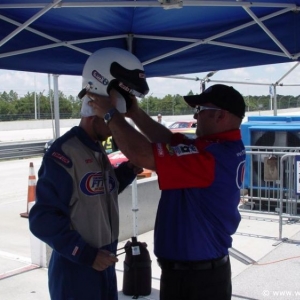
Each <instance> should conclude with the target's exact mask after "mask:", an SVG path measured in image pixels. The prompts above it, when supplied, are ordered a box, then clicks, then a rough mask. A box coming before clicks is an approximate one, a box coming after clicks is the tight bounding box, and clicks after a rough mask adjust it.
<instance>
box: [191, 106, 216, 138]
mask: <svg viewBox="0 0 300 300" xmlns="http://www.w3.org/2000/svg"><path fill="white" fill-rule="evenodd" d="M197 108H198V112H197ZM199 110H200V111H199ZM220 111H221V109H220V108H218V107H216V106H214V105H212V104H211V103H205V104H203V105H201V106H196V109H195V114H194V119H195V120H197V128H196V135H197V136H198V137H202V136H205V135H209V134H214V133H216V132H217V127H216V125H217V122H216V120H217V119H216V118H217V117H218V116H217V114H218V113H219V112H220Z"/></svg>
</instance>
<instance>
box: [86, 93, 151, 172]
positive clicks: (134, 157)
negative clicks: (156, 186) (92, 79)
mask: <svg viewBox="0 0 300 300" xmlns="http://www.w3.org/2000/svg"><path fill="white" fill-rule="evenodd" d="M88 96H89V97H90V98H91V100H92V101H90V102H89V105H90V106H92V107H93V109H94V111H95V113H96V114H97V116H98V117H100V118H103V117H104V115H105V114H106V113H107V112H108V111H109V110H110V109H112V108H114V106H113V104H112V102H111V100H110V98H108V97H105V96H99V95H96V94H90V93H88ZM108 126H109V128H110V130H111V133H112V136H113V138H114V139H115V141H116V143H117V145H118V146H119V148H120V150H121V151H122V152H123V154H124V155H125V156H126V157H127V158H128V159H129V160H130V161H131V162H132V163H133V164H134V165H136V166H140V167H143V168H147V169H149V170H154V171H155V170H156V168H155V162H154V155H153V151H152V144H151V142H150V141H149V140H148V139H147V138H146V137H145V136H144V135H143V134H142V133H140V132H138V131H137V130H136V129H135V128H133V127H132V126H131V125H130V124H129V123H128V122H127V121H126V120H125V118H124V116H123V115H121V114H120V113H119V112H118V111H116V112H115V113H114V115H113V117H112V119H111V120H110V121H109V123H108Z"/></svg>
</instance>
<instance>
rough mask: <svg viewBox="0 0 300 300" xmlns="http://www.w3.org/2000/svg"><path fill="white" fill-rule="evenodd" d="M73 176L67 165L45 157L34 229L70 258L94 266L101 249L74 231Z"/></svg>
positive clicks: (33, 211)
mask: <svg viewBox="0 0 300 300" xmlns="http://www.w3.org/2000/svg"><path fill="white" fill-rule="evenodd" d="M72 189H73V184H72V179H71V177H70V175H69V174H68V173H67V172H66V170H65V169H64V168H62V167H61V166H60V165H58V164H56V163H53V161H51V159H49V158H44V160H43V164H42V166H41V168H40V170H39V180H38V182H37V187H36V203H35V205H34V206H33V207H32V209H31V210H30V213H29V227H30V230H31V232H32V233H33V234H34V235H35V236H36V237H37V238H39V239H41V240H42V241H44V242H45V243H47V244H48V245H49V246H50V247H51V248H53V250H55V251H57V252H58V253H60V254H61V255H62V256H64V257H66V258H67V259H69V260H71V261H73V262H76V263H79V264H83V265H89V266H92V264H93V262H94V260H95V258H96V256H97V252H98V249H97V248H94V247H92V246H90V245H89V244H87V243H86V242H85V241H84V240H83V239H82V237H81V236H80V234H79V233H78V232H77V231H76V230H72V228H71V221H70V208H69V202H70V200H71V195H72Z"/></svg>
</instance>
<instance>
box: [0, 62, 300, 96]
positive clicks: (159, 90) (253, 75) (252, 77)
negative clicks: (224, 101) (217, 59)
mask: <svg viewBox="0 0 300 300" xmlns="http://www.w3.org/2000/svg"><path fill="white" fill-rule="evenodd" d="M296 64H297V63H296V62H292V63H284V64H275V65H265V66H259V67H250V68H239V69H229V70H222V71H217V72H216V73H215V74H214V75H213V76H212V77H210V79H211V82H209V83H207V84H206V88H207V87H209V86H210V85H213V84H216V83H219V82H214V81H224V84H227V85H232V86H233V87H234V88H235V89H237V90H238V91H239V92H240V93H241V94H242V95H243V96H247V95H252V96H261V95H268V94H269V85H270V84H274V83H275V82H277V81H278V80H280V79H281V78H282V77H283V76H284V75H285V74H287V73H288V72H289V71H290V70H291V69H292V68H293V67H294V66H295V65H296ZM211 71H215V70H211ZM207 74H208V72H205V73H197V74H185V75H181V74H178V76H183V77H185V78H186V79H175V78H164V77H155V78H148V79H147V82H148V85H149V88H150V91H149V94H148V95H152V96H154V97H159V98H163V97H164V96H166V95H168V94H171V95H176V94H179V95H186V94H188V93H189V91H190V90H192V91H193V93H194V94H195V93H200V82H199V81H196V79H197V78H199V79H203V78H204V77H205V76H206V75H207ZM146 75H147V74H146ZM81 81H82V80H81V76H66V75H60V76H59V78H58V87H59V90H60V91H62V92H63V93H64V94H65V95H66V96H68V95H74V96H75V95H77V94H78V92H80V90H81ZM233 82H242V84H237V83H233ZM50 83H51V88H52V89H53V78H52V76H51V77H50ZM281 83H283V84H284V86H282V87H280V86H279V87H277V94H278V95H291V96H298V95H300V65H298V66H297V67H296V68H295V69H294V70H293V71H292V72H290V73H289V74H288V75H287V76H286V77H285V78H284V79H283V80H282V81H281ZM262 84H264V85H262ZM287 85H294V86H287ZM10 90H13V91H15V92H17V93H18V95H19V97H21V96H23V95H25V94H26V93H27V92H34V91H36V92H37V93H39V92H44V94H45V95H46V94H47V92H48V90H49V84H48V74H42V73H30V72H20V71H9V70H0V92H1V93H2V92H3V91H6V92H9V91H10Z"/></svg>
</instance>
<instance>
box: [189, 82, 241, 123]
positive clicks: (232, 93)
mask: <svg viewBox="0 0 300 300" xmlns="http://www.w3.org/2000/svg"><path fill="white" fill-rule="evenodd" d="M183 98H184V100H185V101H186V102H187V104H188V105H190V106H192V107H195V106H196V105H201V104H204V103H212V104H214V105H216V106H217V107H220V108H222V109H224V110H227V111H229V112H230V113H232V114H234V115H236V116H237V117H239V118H241V119H243V118H244V116H245V110H246V104H245V101H244V98H243V96H242V95H241V94H240V93H239V92H238V91H237V90H235V89H234V88H233V87H232V86H227V85H224V84H215V85H213V86H210V87H209V88H207V89H206V90H205V91H204V92H203V93H201V94H200V95H193V96H184V97H183Z"/></svg>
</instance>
